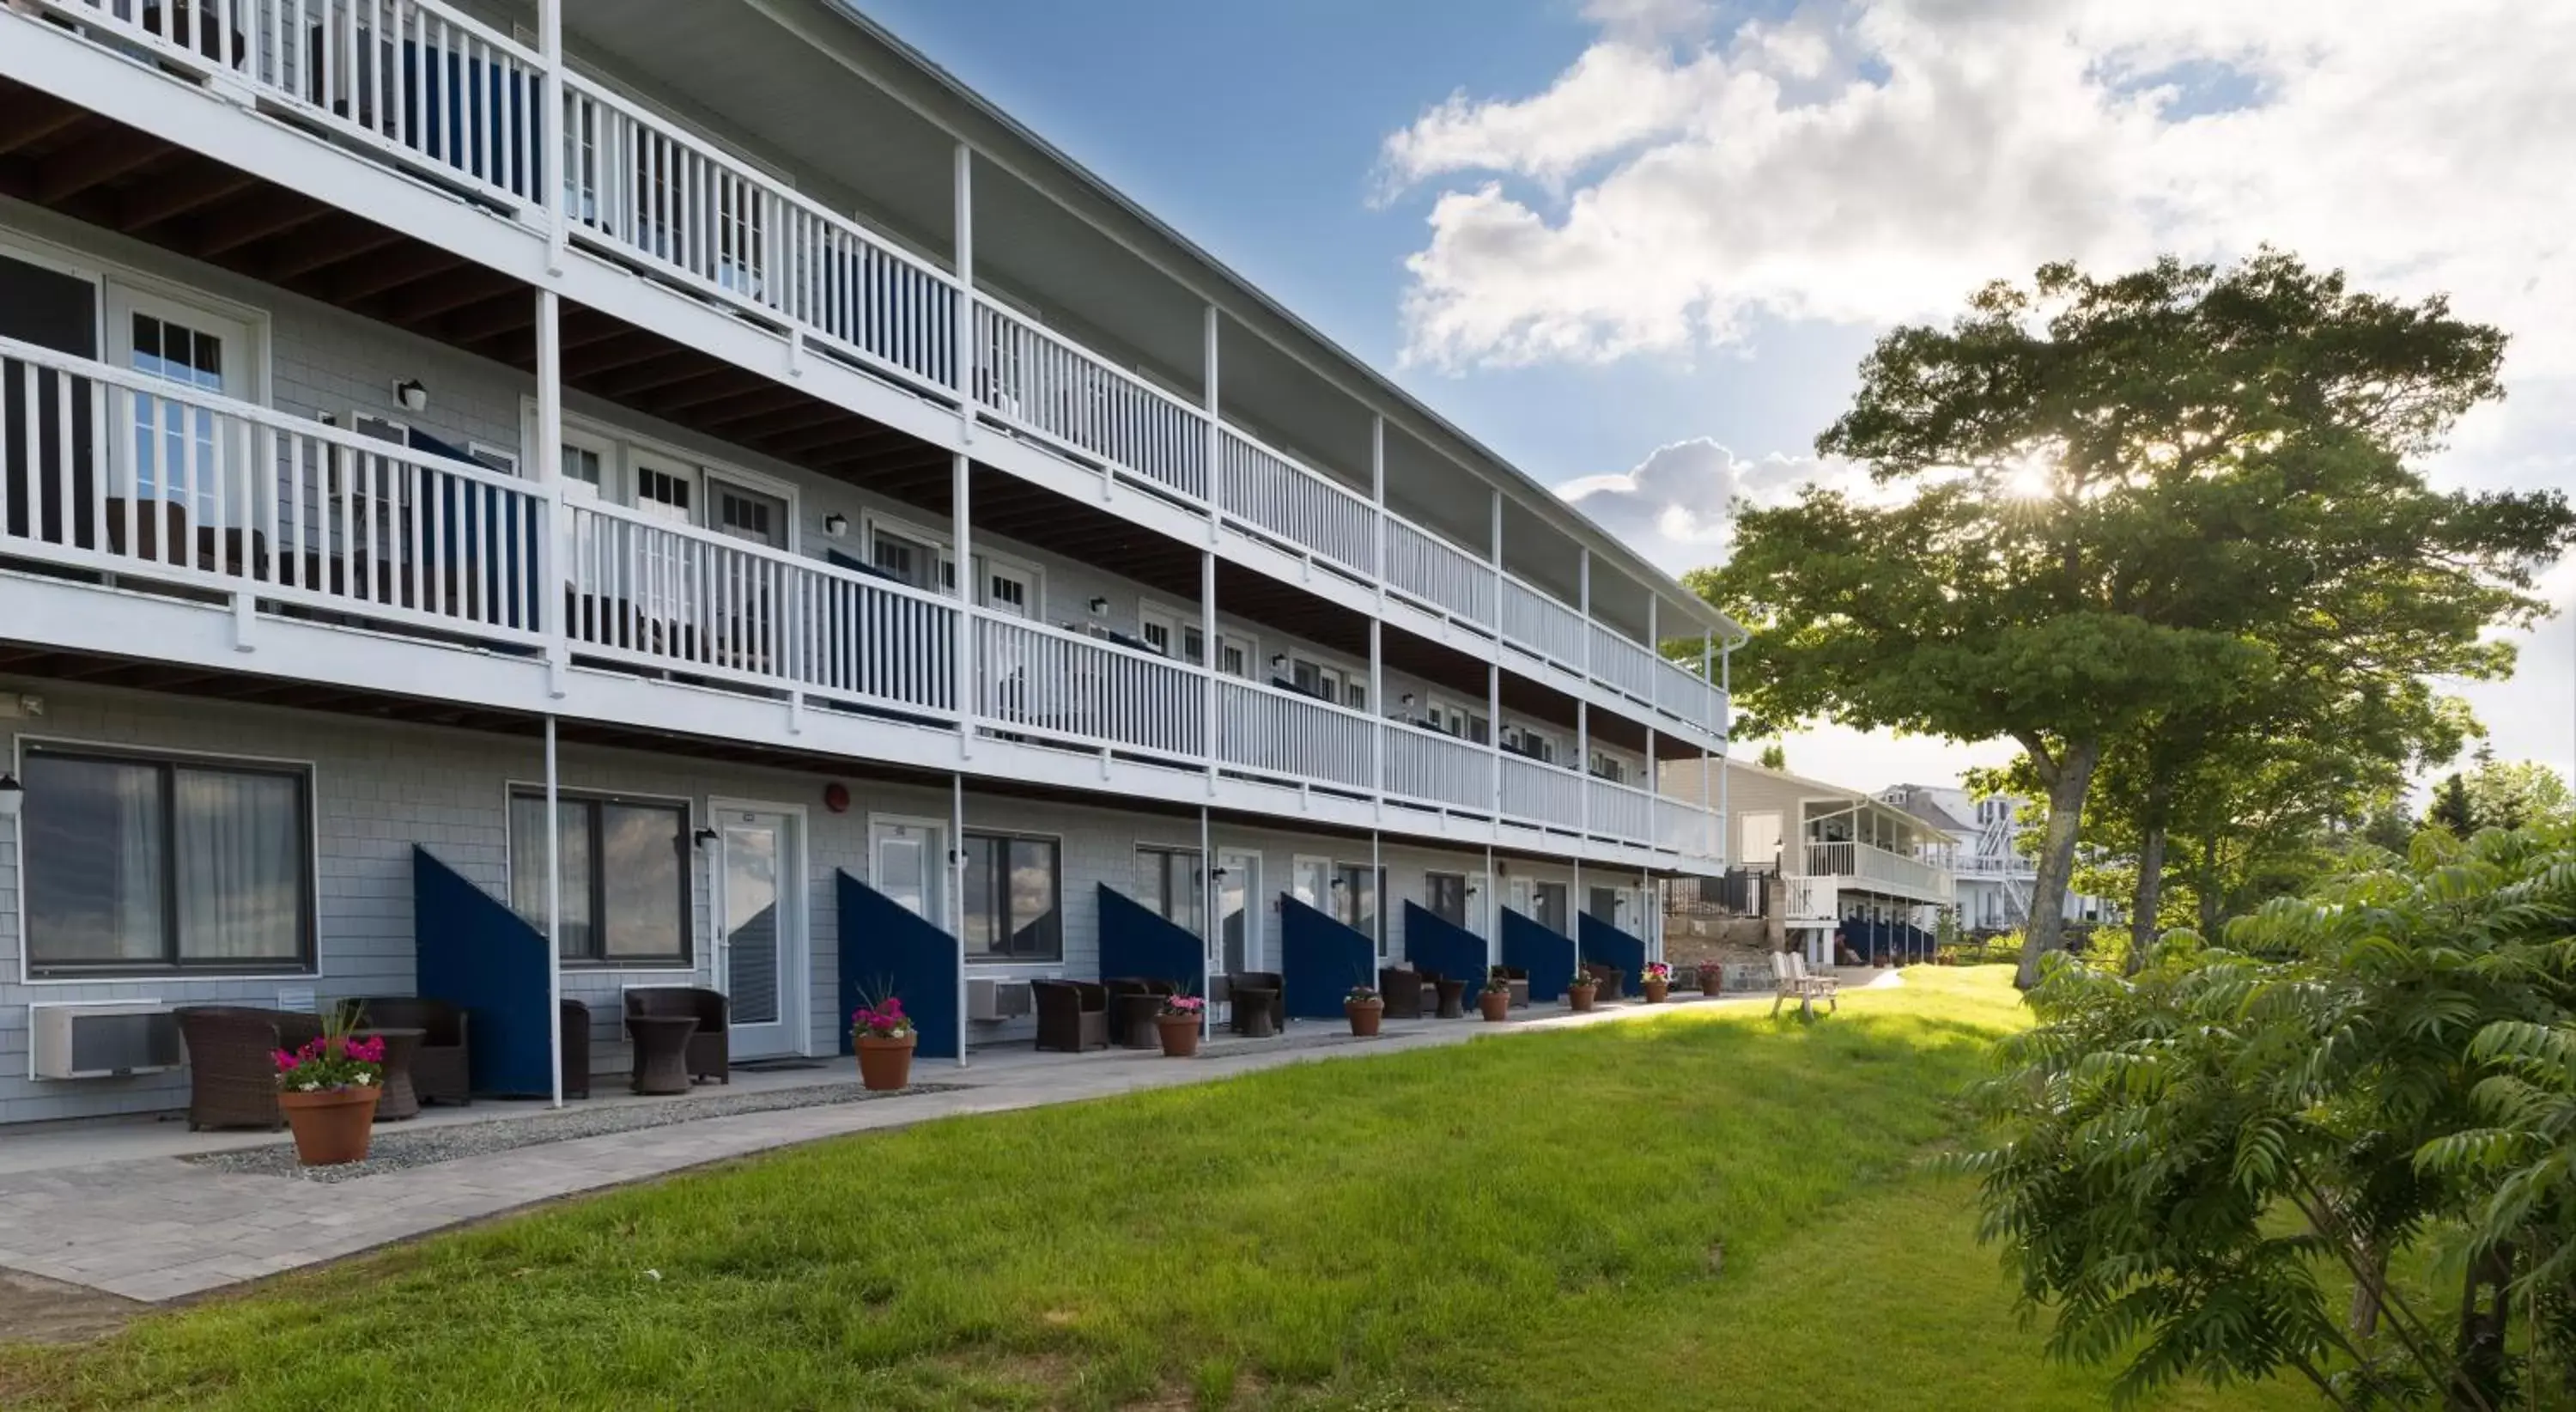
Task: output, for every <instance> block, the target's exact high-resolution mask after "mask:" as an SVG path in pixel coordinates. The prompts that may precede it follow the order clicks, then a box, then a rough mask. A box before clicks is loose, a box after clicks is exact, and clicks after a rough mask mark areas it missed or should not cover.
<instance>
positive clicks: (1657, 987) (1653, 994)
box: [1645, 961, 1673, 1005]
mask: <svg viewBox="0 0 2576 1412" xmlns="http://www.w3.org/2000/svg"><path fill="white" fill-rule="evenodd" d="M1645 984H1646V1003H1647V1004H1649V1005H1661V1004H1663V1003H1664V997H1665V996H1667V995H1670V994H1672V993H1673V968H1672V967H1670V966H1668V965H1665V964H1664V963H1663V962H1661V961H1649V962H1647V963H1646V975H1645Z"/></svg>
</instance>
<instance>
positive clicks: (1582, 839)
mask: <svg viewBox="0 0 2576 1412" xmlns="http://www.w3.org/2000/svg"><path fill="white" fill-rule="evenodd" d="M1586 562H1587V567H1588V564H1589V560H1588V559H1587V561H1586ZM1583 578H1584V586H1585V593H1584V597H1585V599H1586V600H1587V601H1588V600H1589V599H1590V598H1591V596H1592V595H1591V592H1590V588H1591V582H1592V576H1591V574H1590V573H1588V572H1587V573H1586V574H1585V575H1584V576H1583ZM1584 617H1585V619H1586V621H1587V622H1588V621H1589V620H1590V617H1591V615H1590V614H1588V613H1587V614H1585V615H1584ZM1586 641H1587V642H1588V641H1589V634H1588V633H1587V634H1586ZM1574 779H1575V786H1574V788H1575V794H1574V811H1575V812H1574V817H1575V819H1576V820H1577V834H1576V838H1575V844H1574V851H1573V852H1572V853H1571V854H1570V855H1568V856H1569V857H1571V858H1572V859H1573V862H1574V899H1573V906H1572V907H1571V908H1570V909H1569V910H1570V911H1572V912H1573V914H1574V915H1573V916H1571V917H1569V918H1567V920H1566V925H1567V926H1569V927H1572V928H1573V929H1574V959H1575V962H1576V963H1577V967H1578V969H1579V968H1580V965H1581V962H1582V960H1583V850H1585V849H1587V848H1590V847H1591V846H1592V703H1591V702H1589V701H1586V700H1582V699H1580V698H1577V699H1576V701H1575V703H1574Z"/></svg>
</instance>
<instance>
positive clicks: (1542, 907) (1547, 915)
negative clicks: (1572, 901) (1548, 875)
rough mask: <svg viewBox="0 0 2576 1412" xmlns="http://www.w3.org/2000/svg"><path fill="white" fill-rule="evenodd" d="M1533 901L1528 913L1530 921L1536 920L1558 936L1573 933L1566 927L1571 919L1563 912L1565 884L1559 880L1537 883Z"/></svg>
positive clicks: (1570, 922)
mask: <svg viewBox="0 0 2576 1412" xmlns="http://www.w3.org/2000/svg"><path fill="white" fill-rule="evenodd" d="M1534 901H1535V904H1536V905H1535V906H1534V908H1533V909H1532V911H1531V913H1530V919H1531V920H1532V921H1535V922H1537V923H1538V924H1539V925H1540V926H1543V927H1545V928H1547V929H1548V930H1549V931H1552V932H1555V933H1556V934H1557V935H1559V936H1571V935H1573V933H1572V932H1570V931H1568V930H1567V927H1568V926H1570V925H1571V924H1572V921H1573V919H1572V918H1570V917H1568V916H1567V915H1566V913H1565V904H1566V896H1565V884H1563V883H1559V882H1543V883H1540V884H1539V885H1538V888H1537V896H1536V898H1535V899H1534Z"/></svg>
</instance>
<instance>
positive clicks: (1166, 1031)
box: [1154, 995, 1207, 1059]
mask: <svg viewBox="0 0 2576 1412" xmlns="http://www.w3.org/2000/svg"><path fill="white" fill-rule="evenodd" d="M1206 1020H1207V1002H1206V1001H1204V1000H1202V999H1200V998H1199V997H1197V996H1195V995H1166V996H1164V997H1163V1012H1162V1013H1161V1014H1160V1015H1157V1016H1156V1017H1155V1018H1154V1023H1155V1025H1156V1026H1158V1027H1159V1028H1160V1030H1161V1033H1162V1037H1163V1057H1164V1058H1166V1059H1187V1058H1190V1057H1192V1056H1194V1055H1196V1054H1197V1053H1198V1052H1199V1030H1200V1027H1201V1025H1202V1024H1204V1023H1205V1021H1206Z"/></svg>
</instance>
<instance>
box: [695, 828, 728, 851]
mask: <svg viewBox="0 0 2576 1412" xmlns="http://www.w3.org/2000/svg"><path fill="white" fill-rule="evenodd" d="M722 836H723V835H721V834H718V833H717V832H716V831H715V830H714V829H700V830H698V832H697V843H698V846H699V847H700V848H704V847H706V846H707V845H708V844H710V843H713V842H715V841H716V840H717V839H718V838H721V837H722Z"/></svg>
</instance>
